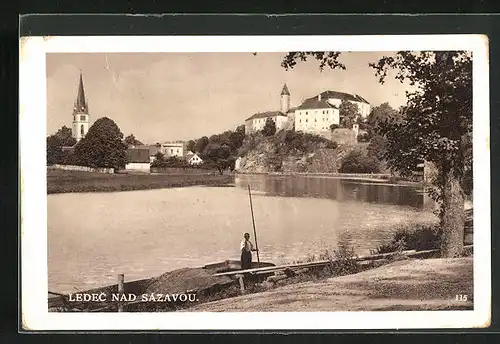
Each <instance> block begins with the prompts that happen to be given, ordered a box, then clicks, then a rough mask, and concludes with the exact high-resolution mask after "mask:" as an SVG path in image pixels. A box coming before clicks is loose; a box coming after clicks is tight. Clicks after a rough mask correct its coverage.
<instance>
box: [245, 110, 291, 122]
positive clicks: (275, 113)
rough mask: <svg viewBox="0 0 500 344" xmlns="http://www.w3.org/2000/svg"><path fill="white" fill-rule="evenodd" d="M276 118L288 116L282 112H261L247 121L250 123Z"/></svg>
mask: <svg viewBox="0 0 500 344" xmlns="http://www.w3.org/2000/svg"><path fill="white" fill-rule="evenodd" d="M275 116H286V114H285V113H283V112H281V111H266V112H259V113H256V114H255V115H253V116H251V117H248V118H247V119H246V120H245V121H249V120H251V119H257V118H267V117H275Z"/></svg>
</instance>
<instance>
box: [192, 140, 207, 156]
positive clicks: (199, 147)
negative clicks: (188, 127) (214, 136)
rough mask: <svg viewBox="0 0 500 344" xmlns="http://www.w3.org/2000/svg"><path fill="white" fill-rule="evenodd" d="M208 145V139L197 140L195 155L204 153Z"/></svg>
mask: <svg viewBox="0 0 500 344" xmlns="http://www.w3.org/2000/svg"><path fill="white" fill-rule="evenodd" d="M207 145H208V137H206V136H203V137H200V138H199V139H198V140H196V144H195V146H194V149H195V153H203V151H204V150H205V147H206V146H207Z"/></svg>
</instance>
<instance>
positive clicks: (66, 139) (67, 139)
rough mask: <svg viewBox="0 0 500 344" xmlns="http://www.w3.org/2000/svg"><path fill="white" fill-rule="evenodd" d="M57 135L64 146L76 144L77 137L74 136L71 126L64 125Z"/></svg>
mask: <svg viewBox="0 0 500 344" xmlns="http://www.w3.org/2000/svg"><path fill="white" fill-rule="evenodd" d="M54 136H55V137H57V138H58V139H59V142H60V144H61V145H62V146H64V147H72V146H74V145H75V144H76V139H75V138H74V137H73V133H72V131H71V128H68V127H67V126H65V125H63V126H62V128H61V129H59V130H58V131H57V132H56V133H55V134H54Z"/></svg>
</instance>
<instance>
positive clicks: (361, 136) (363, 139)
mask: <svg viewBox="0 0 500 344" xmlns="http://www.w3.org/2000/svg"><path fill="white" fill-rule="evenodd" d="M368 141H370V135H369V134H368V133H362V134H359V135H358V142H368Z"/></svg>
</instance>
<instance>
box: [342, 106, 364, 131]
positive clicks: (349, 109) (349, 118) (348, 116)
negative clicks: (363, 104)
mask: <svg viewBox="0 0 500 344" xmlns="http://www.w3.org/2000/svg"><path fill="white" fill-rule="evenodd" d="M339 117H340V126H342V127H344V128H348V129H351V128H352V125H353V124H354V123H356V121H357V120H358V118H359V117H360V113H359V107H358V105H357V104H354V103H351V102H350V101H348V100H342V101H341V103H340V106H339Z"/></svg>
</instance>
